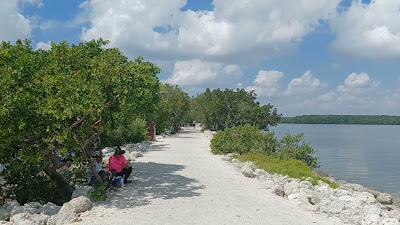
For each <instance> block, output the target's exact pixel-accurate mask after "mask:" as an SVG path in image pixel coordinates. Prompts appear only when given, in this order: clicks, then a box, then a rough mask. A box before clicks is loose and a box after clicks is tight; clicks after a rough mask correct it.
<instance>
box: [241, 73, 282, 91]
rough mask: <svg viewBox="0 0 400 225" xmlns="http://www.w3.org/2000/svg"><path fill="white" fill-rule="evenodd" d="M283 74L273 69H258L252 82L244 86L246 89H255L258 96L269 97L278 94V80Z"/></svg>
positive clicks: (279, 85)
mask: <svg viewBox="0 0 400 225" xmlns="http://www.w3.org/2000/svg"><path fill="white" fill-rule="evenodd" d="M283 76H284V73H283V72H280V71H275V70H268V71H265V70H260V71H259V72H258V74H257V77H256V79H255V80H254V84H253V85H252V86H248V87H247V88H246V90H247V91H255V92H256V93H257V95H258V96H259V97H271V96H275V95H278V94H279V91H280V88H281V84H280V80H281V78H282V77H283Z"/></svg>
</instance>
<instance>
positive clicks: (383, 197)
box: [376, 193, 393, 205]
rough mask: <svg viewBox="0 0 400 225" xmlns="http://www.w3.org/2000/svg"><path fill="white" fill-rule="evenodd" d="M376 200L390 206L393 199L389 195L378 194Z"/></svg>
mask: <svg viewBox="0 0 400 225" xmlns="http://www.w3.org/2000/svg"><path fill="white" fill-rule="evenodd" d="M376 200H377V201H378V202H379V203H381V204H385V205H391V204H393V198H392V196H391V195H390V194H387V193H380V194H379V195H378V196H377V198H376Z"/></svg>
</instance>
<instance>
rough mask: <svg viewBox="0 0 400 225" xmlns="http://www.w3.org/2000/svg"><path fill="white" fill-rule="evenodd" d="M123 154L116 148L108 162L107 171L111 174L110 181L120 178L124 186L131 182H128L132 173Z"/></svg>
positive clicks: (123, 152) (122, 151)
mask: <svg viewBox="0 0 400 225" xmlns="http://www.w3.org/2000/svg"><path fill="white" fill-rule="evenodd" d="M124 154H125V151H124V150H122V149H121V148H120V147H117V149H116V150H115V152H114V154H113V155H112V156H111V157H110V159H109V160H108V169H109V170H110V172H111V180H112V179H114V177H116V176H121V177H123V178H124V184H129V183H131V182H132V181H130V180H128V178H129V176H130V175H131V173H132V166H129V163H128V160H126V158H125V156H124Z"/></svg>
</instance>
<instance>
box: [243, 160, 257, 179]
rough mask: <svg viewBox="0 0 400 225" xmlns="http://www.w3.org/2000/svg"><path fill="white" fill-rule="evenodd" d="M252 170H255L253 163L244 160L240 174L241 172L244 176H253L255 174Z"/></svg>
mask: <svg viewBox="0 0 400 225" xmlns="http://www.w3.org/2000/svg"><path fill="white" fill-rule="evenodd" d="M254 170H255V166H254V164H253V163H251V162H246V163H244V165H243V166H242V174H243V175H244V176H245V177H250V178H253V177H255V175H254Z"/></svg>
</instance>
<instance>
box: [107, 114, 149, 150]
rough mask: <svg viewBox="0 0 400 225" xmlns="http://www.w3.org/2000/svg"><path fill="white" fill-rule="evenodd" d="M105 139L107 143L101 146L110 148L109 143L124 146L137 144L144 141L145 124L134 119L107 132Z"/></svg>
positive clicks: (141, 120) (145, 133) (140, 120)
mask: <svg viewBox="0 0 400 225" xmlns="http://www.w3.org/2000/svg"><path fill="white" fill-rule="evenodd" d="M104 135H105V136H106V137H107V139H106V140H107V141H108V143H110V144H108V143H107V142H104V143H103V144H105V145H108V146H112V144H111V143H119V145H124V144H128V143H138V142H142V141H144V140H146V137H147V122H146V121H145V120H143V119H140V118H136V119H133V120H132V121H131V122H127V123H125V124H120V125H119V126H118V127H116V128H115V129H110V130H107V131H106V133H105V134H104Z"/></svg>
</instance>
